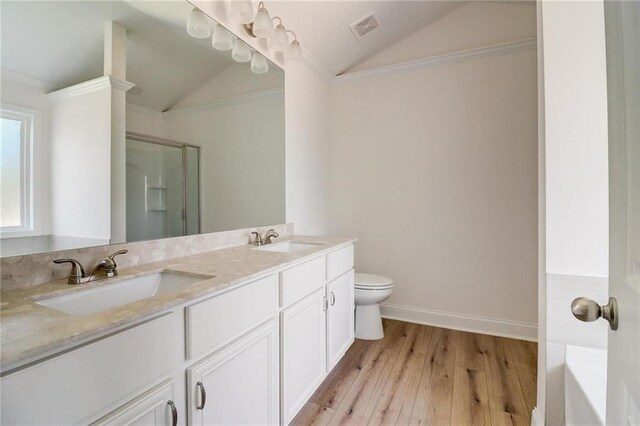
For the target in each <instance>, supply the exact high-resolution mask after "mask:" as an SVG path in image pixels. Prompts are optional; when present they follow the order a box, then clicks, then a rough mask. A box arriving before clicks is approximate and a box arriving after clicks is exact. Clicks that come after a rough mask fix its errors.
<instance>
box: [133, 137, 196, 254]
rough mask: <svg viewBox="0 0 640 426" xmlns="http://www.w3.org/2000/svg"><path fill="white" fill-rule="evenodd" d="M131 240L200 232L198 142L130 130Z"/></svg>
mask: <svg viewBox="0 0 640 426" xmlns="http://www.w3.org/2000/svg"><path fill="white" fill-rule="evenodd" d="M126 149H127V152H126V158H127V171H126V173H127V175H126V203H127V204H126V212H127V226H126V230H127V241H143V240H151V239H158V238H169V237H178V236H182V235H193V234H198V233H199V232H200V190H199V187H200V177H199V175H200V164H199V163H200V148H199V147H197V146H194V145H189V144H185V143H182V142H176V141H172V140H168V139H161V138H156V137H151V136H144V135H140V134H136V133H131V132H127V145H126Z"/></svg>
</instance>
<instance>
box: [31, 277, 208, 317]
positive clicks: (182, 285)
mask: <svg viewBox="0 0 640 426" xmlns="http://www.w3.org/2000/svg"><path fill="white" fill-rule="evenodd" d="M211 278H214V276H213V275H196V274H188V273H184V272H175V271H160V272H154V273H151V274H147V275H140V276H136V277H132V278H129V279H124V280H121V281H118V282H116V283H113V284H109V283H108V282H106V283H105V284H106V285H103V286H100V287H96V288H91V289H87V290H79V291H75V292H73V293H71V294H63V295H61V296H54V297H49V298H47V299H42V300H38V301H36V303H37V304H38V305H41V306H46V307H47V308H51V309H55V310H58V311H61V312H65V313H67V314H72V315H90V314H96V313H98V312H104V311H108V310H109V309H113V308H117V307H119V306H123V305H126V304H129V303H133V302H137V301H138V300H143V299H148V298H150V297H154V296H158V295H161V294H169V293H179V292H181V291H182V290H184V289H186V288H187V287H189V286H190V285H191V284H194V283H197V282H201V281H205V280H208V279H211Z"/></svg>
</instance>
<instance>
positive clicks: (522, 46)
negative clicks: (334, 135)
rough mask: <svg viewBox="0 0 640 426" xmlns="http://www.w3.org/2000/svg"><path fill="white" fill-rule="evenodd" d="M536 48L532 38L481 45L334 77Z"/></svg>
mask: <svg viewBox="0 0 640 426" xmlns="http://www.w3.org/2000/svg"><path fill="white" fill-rule="evenodd" d="M536 48H537V39H536V38H530V39H525V40H519V41H513V42H509V43H503V44H496V45H493V46H486V47H479V48H476V49H469V50H461V51H458V52H452V53H446V54H444V55H436V56H430V57H428V58H422V59H416V60H413V61H407V62H400V63H398V64H391V65H385V66H382V67H378V68H372V69H368V70H362V71H355V72H352V73H346V74H342V75H339V76H336V77H334V78H333V82H334V83H337V84H341V83H348V82H352V81H354V80H361V79H366V78H371V77H381V76H385V75H391V74H398V73H402V72H411V71H415V70H418V69H421V68H427V67H434V66H438V65H445V64H451V63H456V62H462V61H468V60H471V59H478V58H489V57H493V56H500V55H506V54H509V53H517V52H524V51H527V50H535V49H536Z"/></svg>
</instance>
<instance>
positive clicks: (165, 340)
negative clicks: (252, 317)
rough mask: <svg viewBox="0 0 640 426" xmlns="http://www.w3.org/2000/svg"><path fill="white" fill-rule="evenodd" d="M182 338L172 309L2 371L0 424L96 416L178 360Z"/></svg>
mask: <svg viewBox="0 0 640 426" xmlns="http://www.w3.org/2000/svg"><path fill="white" fill-rule="evenodd" d="M80 320H81V319H80ZM183 342H184V325H183V322H182V316H181V315H178V314H177V313H175V312H172V313H170V314H167V315H165V316H162V317H160V318H157V319H154V320H152V321H149V322H146V323H144V324H141V325H138V326H135V327H133V328H130V329H128V330H125V331H122V332H120V333H118V334H115V335H113V336H111V337H108V338H105V339H102V340H99V341H97V342H95V343H92V344H89V345H86V346H83V347H81V348H79V349H75V350H72V351H71V352H68V353H66V354H64V355H60V356H58V357H55V358H52V359H50V360H48V361H44V362H42V363H39V364H36V365H34V366H32V367H28V368H26V369H24V370H21V371H18V372H16V373H14V374H11V375H9V376H6V377H3V378H2V381H1V382H0V386H1V387H2V424H6V425H15V424H20V425H71V424H77V423H87V422H90V421H92V420H95V417H98V416H102V415H104V414H106V413H105V410H108V409H112V408H111V407H114V406H117V404H122V403H125V402H126V401H127V400H128V399H130V398H131V397H132V395H134V394H135V393H137V392H140V390H141V389H143V388H144V387H146V386H148V385H149V383H151V382H152V381H154V380H157V379H159V378H160V377H162V376H163V375H165V374H167V373H169V372H170V371H171V370H173V369H174V368H175V367H177V366H178V365H180V363H181V362H182V361H183V359H184V346H183V345H184V343H183Z"/></svg>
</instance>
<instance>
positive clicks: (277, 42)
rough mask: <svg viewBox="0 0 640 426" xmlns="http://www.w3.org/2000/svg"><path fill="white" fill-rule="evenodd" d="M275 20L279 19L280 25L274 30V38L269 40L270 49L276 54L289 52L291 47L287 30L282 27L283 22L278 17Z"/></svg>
mask: <svg viewBox="0 0 640 426" xmlns="http://www.w3.org/2000/svg"><path fill="white" fill-rule="evenodd" d="M273 19H277V20H279V21H280V23H279V24H278V25H277V26H276V29H275V30H273V36H272V37H271V39H270V40H269V47H270V48H271V49H273V50H275V51H276V52H283V53H284V51H285V50H287V47H289V35H288V34H287V30H286V29H285V28H284V25H282V20H281V19H280V18H278V17H277V16H276V17H275V18H273Z"/></svg>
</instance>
